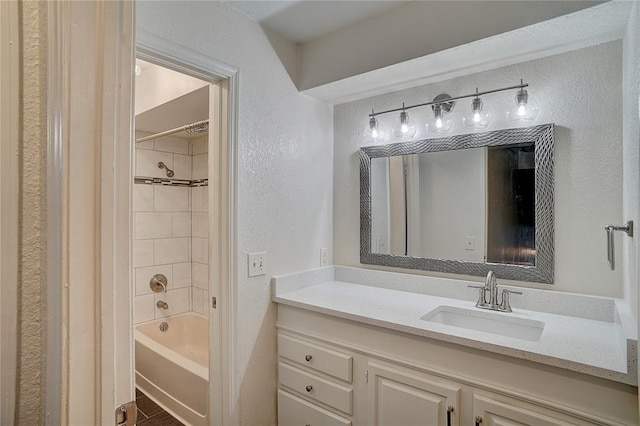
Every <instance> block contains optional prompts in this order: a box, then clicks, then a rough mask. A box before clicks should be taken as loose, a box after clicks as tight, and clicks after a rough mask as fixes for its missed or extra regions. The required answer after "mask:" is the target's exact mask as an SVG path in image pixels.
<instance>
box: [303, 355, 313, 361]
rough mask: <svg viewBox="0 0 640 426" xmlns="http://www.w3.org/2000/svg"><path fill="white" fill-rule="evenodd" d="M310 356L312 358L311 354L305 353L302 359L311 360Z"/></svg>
mask: <svg viewBox="0 0 640 426" xmlns="http://www.w3.org/2000/svg"><path fill="white" fill-rule="evenodd" d="M311 358H313V357H312V356H311V355H305V356H304V359H305V360H306V361H307V362H309V361H311Z"/></svg>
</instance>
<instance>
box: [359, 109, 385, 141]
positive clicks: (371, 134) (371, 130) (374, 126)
mask: <svg viewBox="0 0 640 426" xmlns="http://www.w3.org/2000/svg"><path fill="white" fill-rule="evenodd" d="M371 114H374V112H373V110H372V111H371ZM363 136H364V139H365V141H366V142H369V143H376V142H384V141H385V140H386V139H387V131H386V129H385V127H384V124H382V123H381V122H380V120H378V119H377V118H376V117H375V116H370V117H369V121H368V122H367V126H366V127H365V129H364V132H363Z"/></svg>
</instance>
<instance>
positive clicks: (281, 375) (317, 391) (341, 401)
mask: <svg viewBox="0 0 640 426" xmlns="http://www.w3.org/2000/svg"><path fill="white" fill-rule="evenodd" d="M278 367H279V368H278V380H279V382H280V384H281V385H282V386H286V387H288V388H291V389H293V390H295V391H297V392H299V393H300V394H302V395H306V396H307V397H309V398H312V399H314V400H316V401H319V402H322V403H324V404H327V405H328V406H330V407H333V408H335V409H337V410H340V411H342V412H344V413H347V414H351V413H352V408H351V407H352V399H353V390H352V389H351V388H349V387H346V386H343V385H340V384H338V383H334V382H332V381H330V380H326V379H323V378H321V377H318V376H316V375H314V374H310V373H307V372H306V371H302V370H300V369H298V368H296V367H293V366H291V365H289V364H285V363H283V362H280V363H279V364H278Z"/></svg>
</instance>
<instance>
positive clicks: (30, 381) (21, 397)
mask: <svg viewBox="0 0 640 426" xmlns="http://www.w3.org/2000/svg"><path fill="white" fill-rule="evenodd" d="M19 7H20V20H21V25H20V33H21V34H20V36H21V49H20V51H21V55H22V64H21V66H20V73H21V75H22V82H21V87H20V98H21V111H20V114H21V117H20V120H21V122H22V126H23V127H22V134H21V140H20V142H21V153H20V155H21V162H22V167H21V173H20V179H21V190H20V197H21V200H20V204H21V205H20V230H19V238H20V243H19V244H20V249H19V250H20V258H19V278H18V279H19V283H20V284H19V289H18V291H19V293H18V391H17V401H16V404H17V410H18V411H17V415H16V421H17V424H20V425H23V424H24V425H35V424H42V423H43V422H42V419H43V418H44V417H43V413H44V375H45V374H44V372H45V368H44V367H45V365H44V363H45V357H44V352H45V330H46V328H45V322H44V318H45V305H44V302H45V300H44V296H43V295H44V294H45V285H46V276H45V270H46V269H45V249H46V246H45V238H46V229H45V214H46V209H45V196H46V193H45V191H46V187H45V177H46V169H45V158H46V157H45V152H46V74H45V71H46V57H47V52H46V39H45V37H46V28H47V27H46V10H47V9H46V3H45V2H21V3H20V6H19Z"/></svg>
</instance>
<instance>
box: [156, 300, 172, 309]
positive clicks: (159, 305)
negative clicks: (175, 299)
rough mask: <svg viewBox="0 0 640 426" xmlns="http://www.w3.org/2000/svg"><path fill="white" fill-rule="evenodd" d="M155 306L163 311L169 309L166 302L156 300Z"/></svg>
mask: <svg viewBox="0 0 640 426" xmlns="http://www.w3.org/2000/svg"><path fill="white" fill-rule="evenodd" d="M156 306H157V307H158V308H160V309H164V310H167V309H169V304H168V303H167V302H165V301H162V300H158V303H156Z"/></svg>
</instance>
